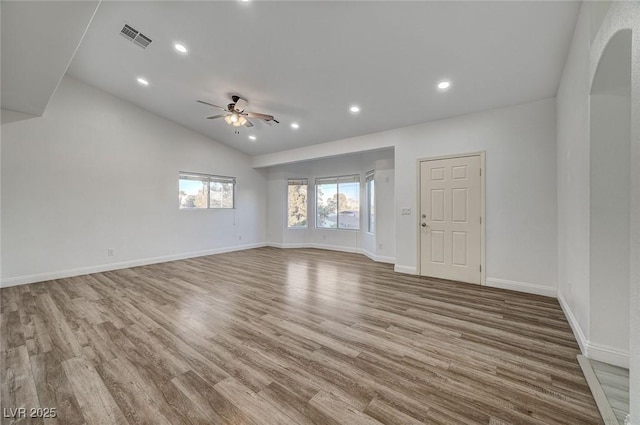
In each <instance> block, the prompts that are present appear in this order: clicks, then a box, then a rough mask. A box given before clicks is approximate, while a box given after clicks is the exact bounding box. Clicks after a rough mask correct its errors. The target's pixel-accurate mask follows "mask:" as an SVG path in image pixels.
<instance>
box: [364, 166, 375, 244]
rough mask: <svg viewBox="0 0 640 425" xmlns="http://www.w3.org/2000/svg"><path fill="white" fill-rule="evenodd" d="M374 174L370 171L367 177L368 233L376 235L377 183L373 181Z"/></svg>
mask: <svg viewBox="0 0 640 425" xmlns="http://www.w3.org/2000/svg"><path fill="white" fill-rule="evenodd" d="M374 175H375V174H374V172H373V171H369V172H368V173H367V174H366V175H365V178H364V179H365V182H366V184H367V218H368V222H367V232H369V233H375V230H376V182H375V180H374V179H373V177H374Z"/></svg>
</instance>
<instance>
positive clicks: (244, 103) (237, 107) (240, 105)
mask: <svg viewBox="0 0 640 425" xmlns="http://www.w3.org/2000/svg"><path fill="white" fill-rule="evenodd" d="M248 104H249V103H247V101H246V100H244V99H243V98H241V97H240V98H238V100H237V101H236V105H235V106H234V107H233V109H235V110H236V111H238V112H243V111H244V110H245V108H246V107H247V105H248Z"/></svg>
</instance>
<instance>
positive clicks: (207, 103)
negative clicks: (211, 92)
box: [196, 100, 227, 111]
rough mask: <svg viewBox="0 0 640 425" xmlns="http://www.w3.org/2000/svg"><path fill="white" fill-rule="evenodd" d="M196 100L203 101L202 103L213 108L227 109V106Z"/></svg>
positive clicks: (200, 101)
mask: <svg viewBox="0 0 640 425" xmlns="http://www.w3.org/2000/svg"><path fill="white" fill-rule="evenodd" d="M196 102H199V103H203V104H205V105H209V106H213V107H214V108H218V109H222V110H223V111H226V110H227V108H223V107H222V106H218V105H214V104H213V103H209V102H205V101H204V100H196Z"/></svg>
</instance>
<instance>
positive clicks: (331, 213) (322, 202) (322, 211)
mask: <svg viewBox="0 0 640 425" xmlns="http://www.w3.org/2000/svg"><path fill="white" fill-rule="evenodd" d="M316 228H318V229H351V230H358V229H360V176H343V177H329V178H321V179H316Z"/></svg>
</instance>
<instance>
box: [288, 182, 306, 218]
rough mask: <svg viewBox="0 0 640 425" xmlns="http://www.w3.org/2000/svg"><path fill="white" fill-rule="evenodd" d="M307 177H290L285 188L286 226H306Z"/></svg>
mask: <svg viewBox="0 0 640 425" xmlns="http://www.w3.org/2000/svg"><path fill="white" fill-rule="evenodd" d="M307 185H308V183H307V179H297V180H294V179H290V180H289V181H288V189H287V205H288V206H287V227H288V228H289V229H304V228H306V227H307Z"/></svg>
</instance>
